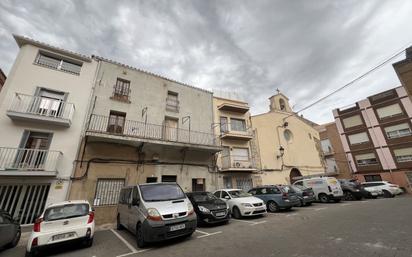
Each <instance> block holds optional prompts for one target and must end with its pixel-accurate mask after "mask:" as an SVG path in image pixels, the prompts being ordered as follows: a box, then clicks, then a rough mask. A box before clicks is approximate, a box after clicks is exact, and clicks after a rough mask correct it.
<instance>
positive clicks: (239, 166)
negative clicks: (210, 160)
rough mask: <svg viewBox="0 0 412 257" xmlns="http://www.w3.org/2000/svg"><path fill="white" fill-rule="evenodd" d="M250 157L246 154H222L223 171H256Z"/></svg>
mask: <svg viewBox="0 0 412 257" xmlns="http://www.w3.org/2000/svg"><path fill="white" fill-rule="evenodd" d="M256 170H257V169H256V167H254V165H253V163H252V161H251V159H250V158H248V157H245V156H236V155H226V156H222V167H221V171H244V172H253V171H256Z"/></svg>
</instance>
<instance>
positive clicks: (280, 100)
mask: <svg viewBox="0 0 412 257" xmlns="http://www.w3.org/2000/svg"><path fill="white" fill-rule="evenodd" d="M279 107H280V110H281V111H286V104H285V100H283V99H279Z"/></svg>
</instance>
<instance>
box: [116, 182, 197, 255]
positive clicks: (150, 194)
mask: <svg viewBox="0 0 412 257" xmlns="http://www.w3.org/2000/svg"><path fill="white" fill-rule="evenodd" d="M196 220H197V219H196V214H195V212H194V209H193V205H192V203H191V202H190V200H189V199H188V198H187V196H186V195H185V193H183V190H182V189H181V188H180V186H179V185H178V184H176V183H148V184H140V185H136V186H129V187H125V188H123V189H122V190H121V191H120V197H119V204H118V214H117V229H122V228H127V229H128V230H129V231H131V232H132V233H134V234H135V235H136V241H137V246H138V247H144V246H145V245H146V244H147V243H149V242H156V241H162V240H167V239H171V238H175V237H181V236H190V235H192V234H193V232H194V231H195V230H196V226H197V222H196Z"/></svg>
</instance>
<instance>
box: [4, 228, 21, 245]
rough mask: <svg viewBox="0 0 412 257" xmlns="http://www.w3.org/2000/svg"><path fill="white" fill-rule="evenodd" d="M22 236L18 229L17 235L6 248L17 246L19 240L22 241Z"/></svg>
mask: <svg viewBox="0 0 412 257" xmlns="http://www.w3.org/2000/svg"><path fill="white" fill-rule="evenodd" d="M20 237H21V231H20V230H18V231H17V233H16V235H15V236H14V238H13V241H11V242H10V243H9V244H8V245H6V248H13V247H15V246H16V245H17V244H18V243H19V241H20Z"/></svg>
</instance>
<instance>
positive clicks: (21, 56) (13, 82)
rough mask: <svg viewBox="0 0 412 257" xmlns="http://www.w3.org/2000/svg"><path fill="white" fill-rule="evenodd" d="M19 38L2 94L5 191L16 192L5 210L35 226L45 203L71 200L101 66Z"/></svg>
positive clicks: (0, 173)
mask: <svg viewBox="0 0 412 257" xmlns="http://www.w3.org/2000/svg"><path fill="white" fill-rule="evenodd" d="M15 40H16V42H17V44H18V45H19V47H20V51H19V53H18V56H17V57H16V60H15V62H14V64H13V67H12V69H11V71H10V74H9V76H8V78H7V81H6V84H5V85H4V87H3V90H2V91H1V93H0V131H2V133H1V134H0V191H1V190H4V192H11V193H10V194H8V197H9V198H10V199H0V204H3V206H0V208H5V209H6V210H8V211H10V212H12V215H14V216H15V217H17V216H19V215H20V216H21V215H23V216H25V217H23V218H22V220H21V222H22V223H31V222H32V220H33V217H34V218H35V216H36V215H37V213H38V212H39V211H41V210H40V209H41V208H42V207H41V206H42V205H44V204H46V205H48V204H51V203H55V202H59V201H63V200H65V199H66V197H67V194H68V188H69V186H70V177H71V175H72V172H73V167H74V165H73V162H74V160H76V159H77V151H78V146H79V142H80V137H81V132H82V129H83V126H84V123H85V118H86V110H87V109H88V103H89V100H90V97H91V89H92V86H93V83H94V78H95V74H96V69H97V62H96V61H94V60H92V59H91V58H88V57H86V56H83V55H80V54H76V53H73V52H69V51H65V50H62V49H59V48H55V47H52V46H50V45H46V44H43V43H40V42H37V41H34V40H31V39H28V38H24V37H20V36H15ZM40 55H42V58H43V59H39V58H40ZM58 60H61V61H60V62H59V61H58ZM54 96H56V98H54ZM59 96H61V98H58V97H59ZM57 98H58V99H57ZM44 135H48V137H47V138H46V137H44ZM25 149H26V150H25ZM39 149H40V150H39ZM36 185H37V187H36ZM24 194H26V195H28V196H31V197H32V199H29V200H27V199H26V200H24V199H23V198H24V196H23V195H24ZM3 198H4V194H3ZM42 199H45V200H46V203H44V201H43V202H42ZM2 200H3V202H2ZM6 201H9V202H15V203H17V207H12V206H11V205H10V204H9V205H6V204H5V202H6ZM13 208H14V209H13ZM29 209H30V210H31V211H28V210H29ZM27 215H29V216H30V217H28V216H27ZM23 219H25V220H23ZM30 220H31V221H30Z"/></svg>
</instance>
